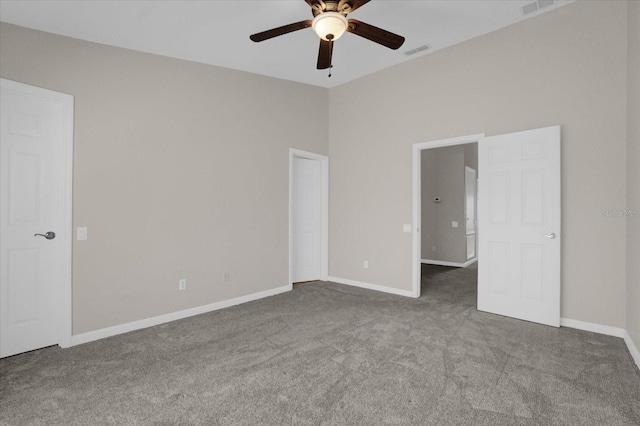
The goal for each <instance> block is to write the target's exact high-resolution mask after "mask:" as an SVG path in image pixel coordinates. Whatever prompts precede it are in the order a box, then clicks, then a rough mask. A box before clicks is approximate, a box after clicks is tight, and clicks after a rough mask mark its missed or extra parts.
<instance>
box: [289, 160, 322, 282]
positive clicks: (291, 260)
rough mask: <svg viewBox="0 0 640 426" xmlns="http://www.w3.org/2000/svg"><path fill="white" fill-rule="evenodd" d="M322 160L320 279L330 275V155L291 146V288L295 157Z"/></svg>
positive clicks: (290, 279)
mask: <svg viewBox="0 0 640 426" xmlns="http://www.w3.org/2000/svg"><path fill="white" fill-rule="evenodd" d="M294 158H304V159H307V160H315V161H319V162H320V168H321V172H320V173H321V177H320V179H321V183H320V197H321V200H320V279H321V280H323V281H326V280H327V277H328V276H329V157H327V156H326V155H321V154H315V153H313V152H307V151H302V150H299V149H295V148H289V283H288V284H289V289H290V290H291V289H293V159H294Z"/></svg>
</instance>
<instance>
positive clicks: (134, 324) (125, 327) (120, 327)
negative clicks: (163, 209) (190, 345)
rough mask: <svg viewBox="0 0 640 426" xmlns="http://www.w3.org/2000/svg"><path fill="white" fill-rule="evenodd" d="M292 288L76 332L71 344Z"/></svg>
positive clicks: (267, 291)
mask: <svg viewBox="0 0 640 426" xmlns="http://www.w3.org/2000/svg"><path fill="white" fill-rule="evenodd" d="M289 290H291V286H289V285H286V286H282V287H277V288H274V289H271V290H265V291H261V292H259V293H253V294H248V295H246V296H240V297H236V298H235V299H229V300H223V301H221V302H216V303H211V304H209V305H204V306H198V307H195V308H190V309H185V310H182V311H177V312H171V313H169V314H165V315H159V316H157V317H152V318H145V319H142V320H138V321H133V322H129V323H126V324H120V325H115V326H113V327H107V328H102V329H100V330H95V331H89V332H87V333H82V334H76V335H75V336H71V345H70V346H75V345H80V344H83V343H89V342H93V341H95V340H99V339H104V338H105V337H111V336H116V335H118V334H123V333H128V332H130V331H135V330H140V329H143V328H147V327H153V326H154V325H160V324H164V323H167V322H171V321H176V320H179V319H183V318H188V317H192V316H194V315H200V314H204V313H207V312H211V311H217V310H219V309H223V308H228V307H230V306H235V305H239V304H241V303H246V302H251V301H253V300H258V299H262V298H265V297H269V296H275V295H276V294H280V293H284V292H286V291H289Z"/></svg>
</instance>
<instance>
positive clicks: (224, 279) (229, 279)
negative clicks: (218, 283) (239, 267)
mask: <svg viewBox="0 0 640 426" xmlns="http://www.w3.org/2000/svg"><path fill="white" fill-rule="evenodd" d="M222 281H223V282H225V283H228V282H229V281H231V276H230V275H229V273H228V272H225V273H224V275H223V276H222Z"/></svg>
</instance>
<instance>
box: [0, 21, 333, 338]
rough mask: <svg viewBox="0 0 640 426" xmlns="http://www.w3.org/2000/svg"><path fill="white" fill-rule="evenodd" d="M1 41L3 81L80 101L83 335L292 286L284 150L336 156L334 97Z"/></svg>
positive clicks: (57, 41) (183, 66)
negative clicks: (330, 123)
mask: <svg viewBox="0 0 640 426" xmlns="http://www.w3.org/2000/svg"><path fill="white" fill-rule="evenodd" d="M0 31H1V33H0V43H1V44H0V63H1V64H2V66H1V68H0V75H1V76H2V77H3V78H7V79H11V80H16V81H20V82H23V83H27V84H31V85H35V86H41V87H45V88H48V89H52V90H56V91H60V92H64V93H69V94H71V95H74V96H75V147H74V187H73V196H74V202H73V224H74V227H77V226H86V227H88V235H89V239H88V240H87V241H75V242H74V246H73V330H74V334H78V333H82V332H87V331H91V330H96V329H100V328H104V327H108V326H113V325H117V324H123V323H127V322H130V321H135V320H139V319H144V318H148V317H153V316H156V315H161V314H165V313H170V312H174V311H179V310H182V309H187V308H191V307H196V306H201V305H206V304H208V303H214V302H218V301H222V300H227V299H231V298H234V297H238V296H243V295H248V294H252V293H256V292H260V291H263V290H269V289H273V288H276V287H280V286H285V285H287V283H288V179H289V178H288V173H289V171H288V170H289V168H288V167H289V166H288V155H289V154H288V150H289V147H294V148H300V149H304V150H308V151H313V152H317V153H320V154H326V153H327V139H328V134H327V125H326V124H325V123H327V119H328V114H327V105H328V97H327V93H326V90H324V89H320V88H315V87H311V86H306V85H302V84H297V83H291V82H286V81H283V80H276V79H272V78H268V77H262V76H258V75H253V74H248V73H244V72H240V71H233V70H228V69H223V68H218V67H212V66H207V65H202V64H198V63H192V62H187V61H182V60H175V59H170V58H166V57H161V56H155V55H150V54H145V53H140V52H135V51H131V50H125V49H120V48H115V47H109V46H104V45H99V44H95V43H89V42H83V41H79V40H74V39H70V38H65V37H60V36H55V35H52V34H47V33H42V32H37V31H32V30H29V29H25V28H21V27H16V26H13V25H8V24H1V27H0ZM310 105H311V106H313V107H312V108H309V106H310ZM225 271H229V272H230V274H231V275H230V277H231V282H229V283H223V273H224V272H225ZM180 278H186V279H187V290H186V291H178V280H179V279H180Z"/></svg>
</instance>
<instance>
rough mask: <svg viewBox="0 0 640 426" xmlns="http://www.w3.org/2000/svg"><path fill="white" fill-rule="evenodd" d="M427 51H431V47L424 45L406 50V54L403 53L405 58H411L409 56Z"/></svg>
mask: <svg viewBox="0 0 640 426" xmlns="http://www.w3.org/2000/svg"><path fill="white" fill-rule="evenodd" d="M428 49H431V46H429V45H428V44H425V45H424V46H419V47H416V48H415V49H411V50H407V51H406V52H404V54H405V55H407V56H411V55H415V54H416V53H418V52H424V51H425V50H428Z"/></svg>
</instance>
